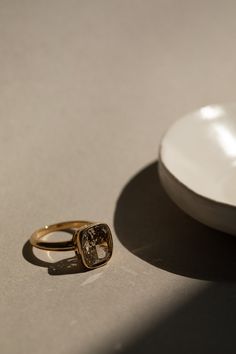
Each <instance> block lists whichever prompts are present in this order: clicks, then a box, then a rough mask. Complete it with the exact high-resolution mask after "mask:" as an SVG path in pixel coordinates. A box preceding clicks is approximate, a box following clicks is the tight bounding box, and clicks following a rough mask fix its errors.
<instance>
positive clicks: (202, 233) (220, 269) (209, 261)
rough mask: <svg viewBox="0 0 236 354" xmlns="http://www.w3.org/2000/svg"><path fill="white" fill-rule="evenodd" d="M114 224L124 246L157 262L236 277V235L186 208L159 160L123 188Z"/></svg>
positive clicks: (187, 272)
mask: <svg viewBox="0 0 236 354" xmlns="http://www.w3.org/2000/svg"><path fill="white" fill-rule="evenodd" d="M114 225H115V230H116V234H117V236H118V238H119V239H120V241H121V242H122V244H123V245H124V246H125V247H126V248H127V249H129V250H130V251H131V252H132V253H134V254H135V255H136V256H138V257H140V258H142V259H143V260H145V261H147V262H149V263H151V264H152V265H155V266H157V267H159V268H162V269H165V270H167V271H170V272H173V273H176V274H181V275H184V276H188V277H192V278H199V279H208V280H230V281H235V280H236V257H235V254H236V238H234V237H233V236H229V235H227V234H224V233H222V232H219V231H216V230H213V229H211V228H209V227H207V226H204V225H202V224H200V223H199V222H197V221H195V220H194V219H192V218H191V217H189V216H188V215H186V214H185V213H184V212H182V211H181V210H180V209H179V208H178V207H177V206H176V205H175V204H174V203H173V202H172V201H171V200H170V199H169V197H168V196H167V195H166V193H165V191H164V190H163V188H162V186H161V184H160V180H159V177H158V173H157V162H154V163H152V164H151V165H149V166H148V167H146V168H145V169H143V170H142V171H141V172H139V173H138V174H137V175H136V176H134V177H133V178H132V179H131V180H130V181H129V182H128V184H127V185H126V186H125V188H124V189H123V190H122V192H121V195H120V196H119V199H118V201H117V205H116V211H115V217H114Z"/></svg>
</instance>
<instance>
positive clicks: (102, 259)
mask: <svg viewBox="0 0 236 354" xmlns="http://www.w3.org/2000/svg"><path fill="white" fill-rule="evenodd" d="M68 229H71V230H73V236H72V239H71V240H69V241H58V242H49V241H44V240H42V238H43V237H44V236H45V235H47V234H49V233H53V232H57V231H67V230H68ZM30 243H31V245H32V246H34V247H37V248H40V249H43V250H47V251H71V250H74V251H75V253H76V255H78V256H79V255H80V256H81V258H82V262H83V264H84V266H85V267H86V268H89V269H94V268H98V267H101V266H102V265H104V264H106V263H107V262H108V261H109V259H110V258H111V256H112V250H113V242H112V234H111V230H110V228H109V226H108V225H107V224H105V223H95V222H91V221H66V222H60V223H58V224H53V225H49V226H45V227H43V228H41V229H39V230H37V231H35V232H34V233H33V234H32V235H31V237H30Z"/></svg>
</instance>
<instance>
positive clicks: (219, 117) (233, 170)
mask: <svg viewBox="0 0 236 354" xmlns="http://www.w3.org/2000/svg"><path fill="white" fill-rule="evenodd" d="M160 156H161V160H162V162H163V163H164V165H165V166H166V167H167V169H168V170H169V171H170V172H171V173H172V174H173V175H174V176H175V177H176V178H177V179H178V180H179V181H180V182H181V183H183V184H184V185H185V186H186V187H188V188H189V189H191V190H193V191H194V192H196V193H198V194H200V195H202V196H204V197H206V198H210V199H212V200H215V201H217V202H221V203H226V204H230V205H234V206H235V205H236V183H235V182H236V104H230V105H211V106H206V107H203V108H201V109H199V110H198V111H196V112H193V113H192V114H189V115H187V116H185V117H183V118H182V119H179V120H178V121H177V122H176V123H174V124H173V125H172V126H171V127H170V128H169V130H168V131H167V133H166V134H165V136H164V138H163V139H162V142H161V149H160Z"/></svg>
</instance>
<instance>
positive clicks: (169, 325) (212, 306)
mask: <svg viewBox="0 0 236 354" xmlns="http://www.w3.org/2000/svg"><path fill="white" fill-rule="evenodd" d="M235 299H236V288H235V284H232V283H231V284H224V283H208V285H207V286H206V284H205V286H203V287H202V288H200V289H199V291H196V294H195V295H193V296H192V297H191V298H189V299H188V300H187V301H186V302H184V303H183V301H181V299H179V301H180V304H179V306H176V308H174V309H172V310H171V311H170V312H169V313H167V314H166V316H165V317H163V318H161V319H159V320H154V319H155V316H156V317H157V318H158V317H160V315H159V316H158V313H155V309H153V318H152V319H151V321H150V322H151V324H150V327H149V326H147V325H146V326H144V327H143V332H142V333H138V334H136V335H135V334H133V336H132V334H131V336H130V338H129V343H126V344H124V346H123V347H122V348H121V350H120V351H119V352H120V353H122V354H143V353H148V354H156V353H159V354H172V353H179V354H223V353H225V354H234V353H235V352H236V340H235V316H236V306H235ZM103 353H104V351H103ZM105 353H106V352H105Z"/></svg>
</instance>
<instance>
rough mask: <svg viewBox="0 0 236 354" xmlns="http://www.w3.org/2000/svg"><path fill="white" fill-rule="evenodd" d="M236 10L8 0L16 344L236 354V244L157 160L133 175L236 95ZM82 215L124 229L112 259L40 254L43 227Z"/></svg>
mask: <svg viewBox="0 0 236 354" xmlns="http://www.w3.org/2000/svg"><path fill="white" fill-rule="evenodd" d="M235 13H236V3H235V2H234V1H213V0H212V1H210V0H207V1H192V0H191V1H182V0H180V1H174V0H157V1H149V0H148V1H138V0H137V1H133V0H131V1H130V0H128V1H123V0H120V1H113V0H112V1H105V0H101V1H79V0H68V1H63V0H49V1H46V0H45V1H44V0H39V1H34V0H32V1H30V0H22V1H13V0H10V1H9V0H1V1H0V168H1V170H0V171H1V173H0V200H1V209H0V252H1V253H0V284H1V291H0V321H1V322H0V348H1V349H0V352H1V353H2V354H18V353H22V354H23V353H24V354H27V353H34V354H43V353H50V354H80V353H81V354H87V353H88V354H91V353H95V354H97V353H119V352H125V353H126V352H127V353H128V352H129V353H131V352H135V353H138V352H144V351H145V348H146V352H149V353H151V352H153V353H156V352H158V353H171V352H175V353H176V352H178V350H179V352H180V353H191V354H192V353H200V352H203V353H204V352H206V353H211V352H212V353H213V352H214V353H218V352H219V353H223V352H224V353H231V350H232V353H233V352H234V353H235V350H234V349H235V348H234V339H233V333H234V326H233V321H234V320H233V318H235V312H236V311H235V298H236V297H235V295H236V291H235V290H236V288H235V286H234V283H233V282H232V281H234V280H235V278H234V274H236V273H235V272H234V271H235V262H234V255H235V252H233V251H235V249H236V248H235V242H234V240H232V239H231V238H228V237H227V236H226V235H219V233H215V232H213V231H209V232H208V231H207V230H208V229H206V228H204V227H203V226H200V225H198V224H197V223H195V222H193V221H192V220H191V219H189V218H187V217H185V216H184V215H182V214H181V213H180V212H178V210H176V209H173V208H174V207H173V206H172V204H170V205H169V204H168V203H169V201H168V200H167V199H165V196H164V194H162V193H163V191H161V189H158V192H156V189H155V188H156V187H157V186H158V188H159V187H160V186H159V185H158V183H159V182H158V178H157V177H156V181H155V176H156V174H155V173H156V170H155V165H152V166H151V167H149V170H148V171H149V172H150V173H149V172H148V173H146V174H145V171H144V172H143V173H141V174H139V175H138V177H137V179H136V180H135V181H136V182H134V184H132V183H133V182H132V181H131V179H132V178H133V177H134V176H135V175H136V174H137V173H139V171H141V170H143V169H145V168H147V166H149V164H150V163H151V162H153V161H155V160H156V159H157V151H158V144H159V142H160V138H161V136H162V134H163V132H164V131H165V130H166V129H167V127H168V126H169V124H171V122H173V121H174V120H175V119H177V118H178V117H180V116H181V115H182V114H185V113H187V112H189V111H191V110H195V109H196V108H198V107H199V106H202V105H205V104H209V103H217V102H225V101H234V100H235V93H236V65H235V63H236V49H235V39H236V21H235ZM149 174H150V176H152V177H153V176H154V182H153V179H152V180H151V181H152V182H153V184H150V183H151V182H150V180H149ZM145 176H146V177H147V178H146V177H145ZM139 177H140V178H139ZM130 181H131V182H130ZM149 182H150V183H149ZM127 183H131V185H130V184H129V186H130V188H131V189H130V188H129V187H128V190H125V191H124V187H125V186H126V185H127ZM139 183H140V184H139ZM155 183H156V185H155ZM133 186H134V188H133ZM150 186H151V188H150ZM132 188H133V189H132ZM152 188H154V190H155V192H154V191H152ZM122 191H123V192H124V193H125V196H124V194H122V193H123V192H122ZM122 195H123V196H124V198H123V197H122ZM160 195H161V198H160V203H159V202H158V200H156V199H155V198H156V196H157V197H158V196H160ZM149 200H150V201H151V204H150V203H149ZM155 200H156V202H155ZM119 201H120V202H119ZM139 201H140V205H139ZM143 203H144V204H143ZM145 203H146V204H145ZM162 203H164V204H165V205H164V206H163V205H162ZM143 205H147V206H148V207H147V208H146V209H145V208H144V209H142V208H141V207H142V206H143ZM137 206H140V209H137V208H136V207H137ZM163 210H164V211H163ZM136 212H137V214H136ZM142 213H144V215H143V218H144V220H145V222H144V223H142ZM149 214H151V215H152V217H151V218H150V219H149ZM155 215H156V220H157V221H158V223H155V230H156V233H155V235H154V234H153V231H152V228H153V224H152V223H153V220H155ZM160 215H161V216H160ZM173 215H174V216H175V217H174V218H172V216H173ZM70 219H91V220H97V221H104V222H107V223H108V224H109V225H110V226H111V228H112V230H113V233H114V243H115V249H114V255H113V258H112V260H111V261H110V263H109V264H108V265H107V266H106V267H103V268H100V269H97V270H94V271H91V272H81V273H80V272H75V273H73V272H70V270H71V268H70V267H69V266H68V273H72V274H59V273H63V266H62V267H61V268H62V269H61V268H60V267H59V269H57V270H56V271H55V269H54V270H53V268H52V269H51V270H50V265H49V269H48V267H47V266H45V267H40V266H37V265H36V264H33V263H34V262H36V261H35V259H33V256H32V255H31V256H30V254H29V252H30V250H29V248H27V245H25V243H26V241H27V240H28V238H29V237H30V234H31V233H32V232H33V231H34V230H35V229H36V228H38V227H41V226H43V225H45V224H48V223H49V224H50V223H54V222H57V221H65V220H70ZM142 225H144V226H145V225H146V226H145V227H143V229H142V232H140V227H141V228H142ZM186 230H187V231H186ZM194 230H197V231H194ZM150 234H152V239H151V240H150V238H149V236H150ZM209 234H210V235H209ZM153 235H154V236H155V237H157V242H155V237H154V236H153ZM192 235H194V237H192ZM201 235H203V236H201ZM136 236H137V238H136ZM198 236H199V237H200V242H198ZM129 237H130V238H131V240H132V242H133V243H132V242H130V239H129ZM205 239H207V242H205V241H204V240H205ZM136 240H138V241H140V242H136ZM222 240H223V241H222ZM120 241H122V242H120ZM24 245H25V246H24ZM127 245H129V246H127ZM136 246H137V247H136ZM139 246H140V247H139ZM135 247H136V248H135ZM145 247H146V248H145ZM22 249H23V253H24V256H23V254H22ZM140 250H141V251H140ZM153 250H154V251H155V252H157V253H156V254H155V252H154V253H153ZM160 250H164V251H163V254H162V253H161V252H160ZM182 250H183V251H182ZM211 250H213V256H212V254H211ZM131 251H132V252H131ZM151 251H152V252H151ZM158 252H159V253H158ZM35 254H36V255H37V256H38V257H39V258H40V257H41V258H42V257H44V260H47V262H48V263H49V262H53V260H55V259H56V258H55V257H57V256H56V255H54V254H52V253H43V254H42V252H41V253H40V252H38V253H35ZM67 256H68V255H67V254H65V255H64V257H67ZM70 256H73V254H72V255H71V254H70ZM208 256H209V258H208ZM30 257H31V258H30ZM212 257H213V258H212ZM27 259H28V261H27ZM30 259H31V261H32V262H30ZM202 259H203V261H202ZM208 259H209V261H208ZM36 263H37V262H36ZM41 265H42V264H41ZM212 265H213V266H212ZM72 268H73V267H72ZM64 273H65V271H64ZM219 276H221V277H219ZM218 278H223V280H225V279H226V278H230V280H231V282H230V284H228V283H227V285H226V284H225V283H224V281H223V282H222V281H221V282H219V281H218ZM221 280H222V279H221ZM222 324H223V325H222ZM219 334H220V335H219ZM147 346H148V349H147ZM156 348H158V350H159V351H157V349H156ZM176 348H177V349H176Z"/></svg>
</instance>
